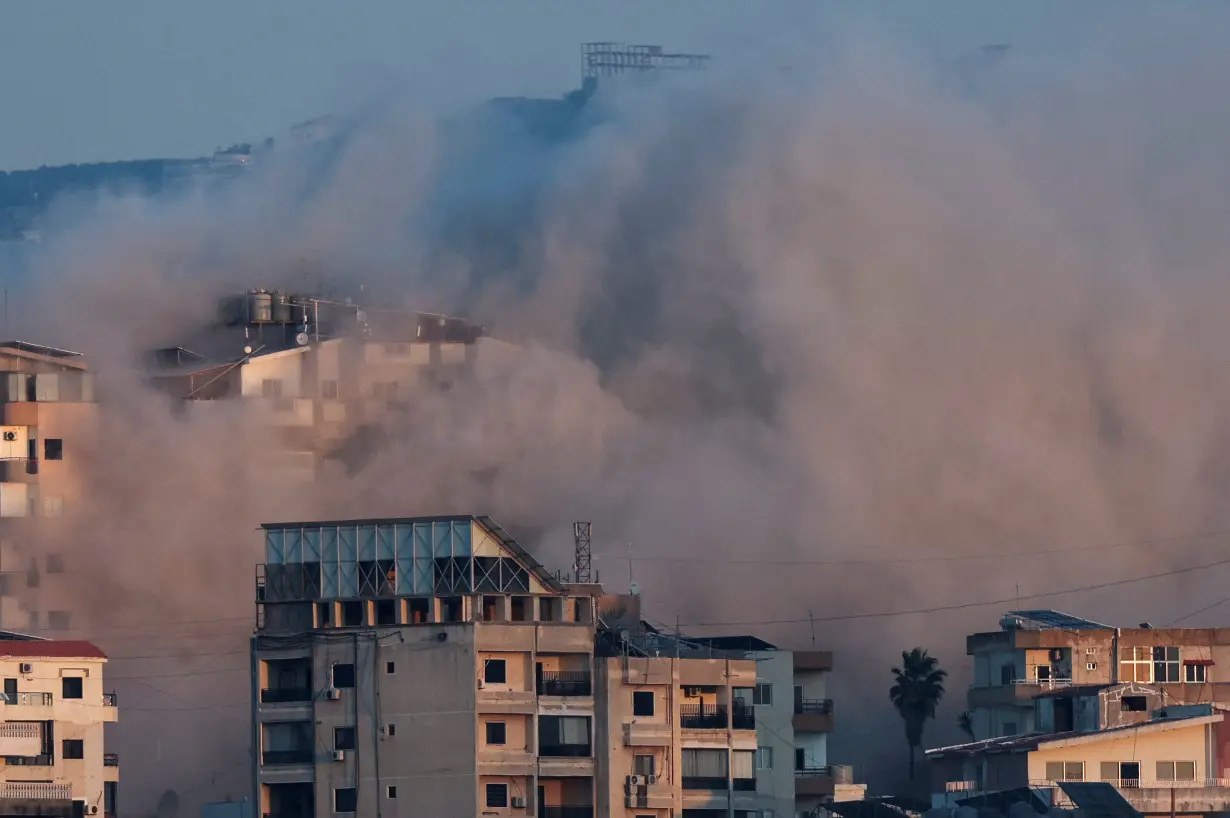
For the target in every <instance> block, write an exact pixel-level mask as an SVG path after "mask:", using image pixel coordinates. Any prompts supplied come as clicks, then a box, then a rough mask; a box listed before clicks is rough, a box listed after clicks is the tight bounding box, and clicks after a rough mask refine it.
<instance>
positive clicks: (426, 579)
mask: <svg viewBox="0 0 1230 818" xmlns="http://www.w3.org/2000/svg"><path fill="white" fill-rule="evenodd" d="M433 568H434V566H433V564H432V561H431V560H430V559H425V560H419V559H416V560H415V561H414V590H413V591H412V592H411V593H415V594H430V593H432V592H433V591H434V590H435V589H434V588H433V587H432V577H433V575H434V573H435V572H434V570H433Z"/></svg>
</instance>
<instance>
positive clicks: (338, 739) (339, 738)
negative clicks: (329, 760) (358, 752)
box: [333, 727, 354, 750]
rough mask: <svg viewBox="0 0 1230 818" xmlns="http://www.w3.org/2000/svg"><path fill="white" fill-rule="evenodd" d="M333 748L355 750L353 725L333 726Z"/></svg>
mask: <svg viewBox="0 0 1230 818" xmlns="http://www.w3.org/2000/svg"><path fill="white" fill-rule="evenodd" d="M333 749H334V750H353V749H354V728H353V727H334V728H333Z"/></svg>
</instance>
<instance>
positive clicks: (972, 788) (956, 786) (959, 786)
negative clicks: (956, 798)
mask: <svg viewBox="0 0 1230 818" xmlns="http://www.w3.org/2000/svg"><path fill="white" fill-rule="evenodd" d="M977 791H978V782H977V781H949V782H947V783H945V784H944V792H977Z"/></svg>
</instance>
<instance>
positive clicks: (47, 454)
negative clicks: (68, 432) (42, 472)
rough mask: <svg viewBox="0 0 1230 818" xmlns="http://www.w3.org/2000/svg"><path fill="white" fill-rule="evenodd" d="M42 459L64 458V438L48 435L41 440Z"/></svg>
mask: <svg viewBox="0 0 1230 818" xmlns="http://www.w3.org/2000/svg"><path fill="white" fill-rule="evenodd" d="M43 459H44V460H63V459H64V439H63V438H59V437H49V438H47V439H46V440H44V441H43Z"/></svg>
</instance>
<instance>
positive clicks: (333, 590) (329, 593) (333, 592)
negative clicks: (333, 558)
mask: <svg viewBox="0 0 1230 818" xmlns="http://www.w3.org/2000/svg"><path fill="white" fill-rule="evenodd" d="M320 595H321V597H323V598H324V599H337V563H336V562H325V563H321V566H320Z"/></svg>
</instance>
